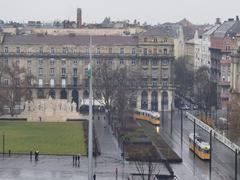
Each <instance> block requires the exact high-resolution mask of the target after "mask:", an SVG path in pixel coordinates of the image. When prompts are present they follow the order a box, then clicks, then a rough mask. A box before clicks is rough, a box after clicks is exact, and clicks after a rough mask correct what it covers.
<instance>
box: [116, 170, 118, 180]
mask: <svg viewBox="0 0 240 180" xmlns="http://www.w3.org/2000/svg"><path fill="white" fill-rule="evenodd" d="M117 179H118V168H116V180H117Z"/></svg>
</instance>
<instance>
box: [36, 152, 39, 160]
mask: <svg viewBox="0 0 240 180" xmlns="http://www.w3.org/2000/svg"><path fill="white" fill-rule="evenodd" d="M38 159H39V151H38V150H37V151H36V161H38Z"/></svg>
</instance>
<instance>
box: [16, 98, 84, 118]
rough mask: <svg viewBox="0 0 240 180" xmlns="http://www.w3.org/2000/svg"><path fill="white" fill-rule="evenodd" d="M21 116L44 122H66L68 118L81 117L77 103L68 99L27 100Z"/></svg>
mask: <svg viewBox="0 0 240 180" xmlns="http://www.w3.org/2000/svg"><path fill="white" fill-rule="evenodd" d="M24 106H25V108H24V111H23V112H22V114H21V117H24V118H27V121H43V122H65V121H67V120H71V119H72V120H73V119H79V118H80V115H79V113H78V112H77V111H76V107H77V105H76V103H75V102H72V103H70V102H68V101H67V100H66V99H52V98H51V97H49V99H35V100H33V101H27V102H25V104H24Z"/></svg>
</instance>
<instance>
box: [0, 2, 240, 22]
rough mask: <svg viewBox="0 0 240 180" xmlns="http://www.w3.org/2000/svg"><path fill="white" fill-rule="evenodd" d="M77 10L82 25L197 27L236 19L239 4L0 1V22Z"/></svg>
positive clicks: (53, 16) (57, 16) (62, 15)
mask: <svg viewBox="0 0 240 180" xmlns="http://www.w3.org/2000/svg"><path fill="white" fill-rule="evenodd" d="M78 7H79V8H82V12H83V22H86V23H94V22H102V20H103V19H104V17H106V16H109V17H111V18H112V20H125V19H129V20H130V21H133V20H134V19H138V20H139V21H141V22H145V21H146V22H148V23H150V24H157V23H163V22H176V21H179V20H181V19H183V18H187V19H188V20H190V21H191V22H193V23H196V24H200V23H214V22H215V18H216V17H220V18H221V19H222V20H226V19H228V18H230V17H235V16H236V15H238V14H239V15H240V8H239V7H240V0H0V19H2V20H4V21H9V20H13V21H18V22H23V21H29V20H41V21H44V22H47V21H53V20H56V19H59V20H64V19H69V20H75V19H76V18H75V17H76V9H77V8H78Z"/></svg>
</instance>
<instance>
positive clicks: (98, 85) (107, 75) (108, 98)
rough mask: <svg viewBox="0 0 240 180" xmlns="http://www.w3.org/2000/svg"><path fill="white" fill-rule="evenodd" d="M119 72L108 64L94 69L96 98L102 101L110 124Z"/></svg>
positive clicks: (99, 65) (102, 64) (105, 63)
mask: <svg viewBox="0 0 240 180" xmlns="http://www.w3.org/2000/svg"><path fill="white" fill-rule="evenodd" d="M116 79H117V70H115V69H113V68H112V66H111V65H110V64H109V63H107V62H102V63H100V64H98V65H97V66H95V67H94V69H93V91H94V96H95V97H97V99H98V100H100V103H102V104H103V105H104V106H105V109H106V111H107V117H108V123H109V124H110V123H111V115H112V110H113V101H114V98H115V97H116V94H117V92H116V90H117V89H116V87H117V83H118V82H117V81H116Z"/></svg>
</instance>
